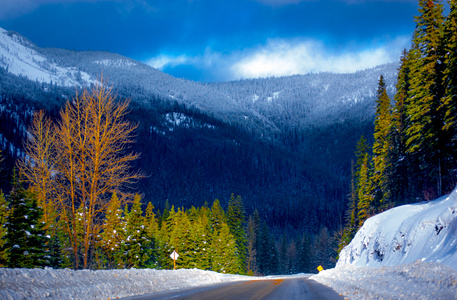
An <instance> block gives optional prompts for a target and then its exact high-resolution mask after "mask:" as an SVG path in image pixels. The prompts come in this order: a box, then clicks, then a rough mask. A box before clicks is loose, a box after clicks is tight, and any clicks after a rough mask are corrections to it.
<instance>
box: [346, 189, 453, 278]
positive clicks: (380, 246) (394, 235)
mask: <svg viewBox="0 0 457 300" xmlns="http://www.w3.org/2000/svg"><path fill="white" fill-rule="evenodd" d="M416 260H421V261H426V262H438V263H442V264H445V265H448V266H450V267H451V268H453V269H454V270H457V188H456V189H455V190H454V191H453V192H452V193H451V194H450V195H449V196H444V197H441V198H439V199H437V200H434V201H430V202H426V203H418V204H410V205H403V206H399V207H395V208H392V209H390V210H387V211H385V212H383V213H381V214H378V215H376V216H373V217H371V218H369V219H368V220H366V221H365V223H364V225H363V226H362V227H361V228H360V230H359V231H358V232H357V234H356V235H355V237H354V239H353V240H352V242H351V243H350V244H349V245H348V246H346V247H345V248H344V249H343V250H342V251H341V253H340V258H339V260H338V263H337V268H338V267H341V266H343V265H346V264H352V265H356V266H370V267H380V266H391V265H400V264H406V263H411V262H414V261H416Z"/></svg>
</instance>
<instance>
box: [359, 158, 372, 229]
mask: <svg viewBox="0 0 457 300" xmlns="http://www.w3.org/2000/svg"><path fill="white" fill-rule="evenodd" d="M370 169H371V168H370V166H369V156H368V154H365V158H364V160H363V164H362V167H361V168H360V177H359V184H358V199H359V202H358V204H357V210H358V219H359V226H362V225H363V222H365V220H366V219H368V217H370V216H371V215H373V213H374V208H373V195H372V185H371V174H370V173H371V172H370Z"/></svg>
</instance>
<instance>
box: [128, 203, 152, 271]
mask: <svg viewBox="0 0 457 300" xmlns="http://www.w3.org/2000/svg"><path fill="white" fill-rule="evenodd" d="M125 221H126V231H125V240H124V247H123V249H122V250H123V251H124V263H125V265H126V267H133V268H142V267H146V266H147V265H148V264H149V263H150V259H151V256H150V254H151V253H150V252H151V251H150V250H151V239H150V238H149V236H148V235H147V231H146V226H145V218H144V217H143V210H142V209H141V197H140V196H139V195H135V197H134V199H133V205H132V207H131V209H130V212H128V213H127V209H126V213H125Z"/></svg>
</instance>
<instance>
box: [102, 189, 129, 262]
mask: <svg viewBox="0 0 457 300" xmlns="http://www.w3.org/2000/svg"><path fill="white" fill-rule="evenodd" d="M125 229H126V222H125V219H124V215H123V211H122V210H121V201H120V199H119V198H118V196H117V194H116V193H114V194H113V195H112V196H111V201H110V202H109V204H108V210H107V211H106V215H105V220H104V223H103V232H102V233H101V241H100V242H101V246H102V248H103V249H104V252H105V254H106V256H107V259H108V268H123V267H124V255H123V251H122V244H123V243H124V239H125V235H124V234H125Z"/></svg>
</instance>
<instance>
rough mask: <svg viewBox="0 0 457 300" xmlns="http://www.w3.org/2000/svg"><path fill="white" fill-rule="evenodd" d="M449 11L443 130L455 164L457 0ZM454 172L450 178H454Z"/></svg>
mask: <svg viewBox="0 0 457 300" xmlns="http://www.w3.org/2000/svg"><path fill="white" fill-rule="evenodd" d="M449 6H450V12H449V15H448V17H447V18H446V22H445V27H444V37H443V41H444V53H445V57H444V64H445V66H446V69H445V70H444V74H443V76H444V77H443V81H444V88H445V96H444V101H443V110H444V111H445V116H444V124H445V125H444V130H446V131H447V132H448V135H449V136H450V140H449V144H448V145H446V146H447V150H448V152H449V153H450V160H451V162H450V163H449V165H451V166H455V161H456V160H457V150H456V149H457V2H456V1H454V0H452V1H449ZM453 169H454V172H453V173H452V174H451V175H452V176H451V178H455V167H453Z"/></svg>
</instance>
